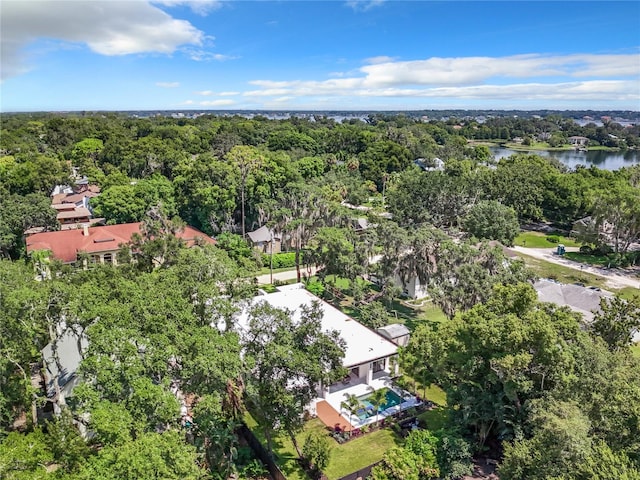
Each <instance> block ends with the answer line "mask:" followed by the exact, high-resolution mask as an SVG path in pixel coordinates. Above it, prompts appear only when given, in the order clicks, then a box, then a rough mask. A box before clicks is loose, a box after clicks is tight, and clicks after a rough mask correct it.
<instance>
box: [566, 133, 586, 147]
mask: <svg viewBox="0 0 640 480" xmlns="http://www.w3.org/2000/svg"><path fill="white" fill-rule="evenodd" d="M569 144H570V145H572V146H574V147H576V148H579V147H586V146H587V145H589V139H588V138H587V137H579V136H573V137H569Z"/></svg>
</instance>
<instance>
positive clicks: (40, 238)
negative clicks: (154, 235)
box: [27, 222, 215, 264]
mask: <svg viewBox="0 0 640 480" xmlns="http://www.w3.org/2000/svg"><path fill="white" fill-rule="evenodd" d="M141 225H142V223H140V222H138V223H123V224H120V225H103V226H98V227H89V226H87V225H85V226H84V227H83V228H82V229H73V230H61V231H58V232H42V233H36V234H34V235H31V236H29V237H27V253H29V254H31V253H32V252H35V251H41V250H48V251H49V252H51V256H52V257H53V258H55V259H57V260H60V261H62V262H63V263H74V262H76V261H77V260H78V256H79V255H80V254H87V255H89V258H90V259H91V261H92V262H95V263H113V264H116V254H117V252H118V250H119V249H120V246H121V245H126V244H128V243H130V242H131V237H132V236H133V234H134V233H138V234H141V230H140V226H141ZM176 236H177V237H178V238H180V239H182V240H184V241H185V242H186V244H187V246H193V245H195V244H196V243H198V242H203V243H208V244H211V245H213V244H215V240H213V239H212V238H210V237H208V236H207V235H206V234H204V233H202V232H201V231H200V230H196V229H195V228H193V227H189V226H186V227H184V229H182V230H181V231H180V232H178V234H177V235H176Z"/></svg>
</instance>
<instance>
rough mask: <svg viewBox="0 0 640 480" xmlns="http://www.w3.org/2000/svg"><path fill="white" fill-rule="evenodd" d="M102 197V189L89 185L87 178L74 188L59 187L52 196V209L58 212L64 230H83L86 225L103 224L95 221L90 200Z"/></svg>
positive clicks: (99, 220)
mask: <svg viewBox="0 0 640 480" xmlns="http://www.w3.org/2000/svg"><path fill="white" fill-rule="evenodd" d="M98 195H100V187H98V186H97V185H89V182H88V180H87V179H86V178H84V179H81V180H78V181H77V182H76V184H75V185H74V187H73V188H71V187H65V186H58V187H56V188H55V189H54V191H53V193H52V194H51V207H52V208H54V209H55V210H57V211H58V214H57V215H56V218H57V220H58V222H59V223H60V228H61V229H62V230H67V229H70V228H81V227H82V226H84V225H85V224H90V225H92V224H96V223H102V222H103V221H104V219H94V218H93V213H92V212H91V207H90V206H89V200H90V199H91V198H93V197H97V196H98Z"/></svg>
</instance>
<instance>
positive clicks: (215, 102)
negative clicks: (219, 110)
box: [200, 99, 236, 107]
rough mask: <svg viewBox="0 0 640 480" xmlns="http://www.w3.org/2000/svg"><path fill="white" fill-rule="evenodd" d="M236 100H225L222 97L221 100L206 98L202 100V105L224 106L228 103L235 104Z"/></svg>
mask: <svg viewBox="0 0 640 480" xmlns="http://www.w3.org/2000/svg"><path fill="white" fill-rule="evenodd" d="M234 103H236V102H234V101H233V100H224V99H220V100H205V101H202V102H200V105H202V106H203V107H224V106H227V105H233V104H234Z"/></svg>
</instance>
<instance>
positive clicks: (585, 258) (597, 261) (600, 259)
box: [564, 252, 610, 267]
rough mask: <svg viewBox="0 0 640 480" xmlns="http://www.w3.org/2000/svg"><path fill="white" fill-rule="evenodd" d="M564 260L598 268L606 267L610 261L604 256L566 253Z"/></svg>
mask: <svg viewBox="0 0 640 480" xmlns="http://www.w3.org/2000/svg"><path fill="white" fill-rule="evenodd" d="M564 257H565V258H568V259H569V260H573V261H574V262H580V263H586V264H588V265H597V266H600V267H606V266H608V265H609V262H610V259H609V257H607V256H606V255H587V254H586V253H580V252H566V253H565V254H564Z"/></svg>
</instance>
